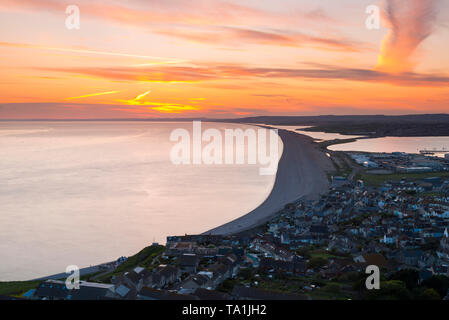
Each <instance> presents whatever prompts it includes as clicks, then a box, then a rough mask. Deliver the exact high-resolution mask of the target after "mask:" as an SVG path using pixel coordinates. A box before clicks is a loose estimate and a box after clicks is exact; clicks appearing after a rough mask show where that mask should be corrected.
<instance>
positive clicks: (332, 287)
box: [323, 282, 341, 293]
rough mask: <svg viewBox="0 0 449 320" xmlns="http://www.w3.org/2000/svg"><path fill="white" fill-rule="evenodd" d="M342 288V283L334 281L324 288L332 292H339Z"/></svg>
mask: <svg viewBox="0 0 449 320" xmlns="http://www.w3.org/2000/svg"><path fill="white" fill-rule="evenodd" d="M340 289H341V286H340V284H338V283H335V282H332V283H328V284H326V286H325V287H324V288H323V290H325V291H327V292H332V293H339V292H340Z"/></svg>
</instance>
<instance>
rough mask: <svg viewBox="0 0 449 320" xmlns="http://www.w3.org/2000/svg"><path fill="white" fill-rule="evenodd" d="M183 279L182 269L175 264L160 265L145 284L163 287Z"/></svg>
mask: <svg viewBox="0 0 449 320" xmlns="http://www.w3.org/2000/svg"><path fill="white" fill-rule="evenodd" d="M180 279H181V270H180V269H178V268H177V267H174V266H166V265H160V266H159V267H158V268H157V269H156V270H155V271H154V272H153V273H152V274H151V275H150V276H149V277H148V278H147V279H145V281H144V284H145V286H147V287H151V288H159V289H160V288H163V287H165V286H168V285H171V284H173V283H175V282H176V281H179V280H180Z"/></svg>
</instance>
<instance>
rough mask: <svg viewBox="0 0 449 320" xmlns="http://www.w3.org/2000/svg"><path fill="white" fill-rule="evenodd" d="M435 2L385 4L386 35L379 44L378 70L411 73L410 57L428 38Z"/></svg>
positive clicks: (398, 0) (405, 0)
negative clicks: (387, 29)
mask: <svg viewBox="0 0 449 320" xmlns="http://www.w3.org/2000/svg"><path fill="white" fill-rule="evenodd" d="M438 3H439V0H386V2H385V10H384V19H385V21H386V23H387V25H388V27H389V28H390V32H389V33H388V35H387V36H386V37H385V39H384V41H383V43H382V49H381V54H380V56H379V63H378V65H377V69H378V70H382V71H386V72H406V71H411V70H413V66H414V63H413V61H412V55H413V53H414V52H415V50H416V49H417V48H418V46H419V45H420V44H421V43H422V42H423V41H424V40H425V39H427V37H429V36H430V35H431V34H432V31H433V28H434V26H435V23H436V14H437V6H438Z"/></svg>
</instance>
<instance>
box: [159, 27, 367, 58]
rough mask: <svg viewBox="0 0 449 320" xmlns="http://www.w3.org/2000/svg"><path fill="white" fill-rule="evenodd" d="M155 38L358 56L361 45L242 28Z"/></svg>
mask: <svg viewBox="0 0 449 320" xmlns="http://www.w3.org/2000/svg"><path fill="white" fill-rule="evenodd" d="M155 32H156V33H158V34H161V35H165V36H170V37H176V38H180V39H184V40H188V41H193V42H199V43H207V44H227V45H233V44H237V45H240V44H260V45H275V46H285V47H305V46H312V47H319V48H322V49H327V50H334V51H345V52H359V51H362V50H366V48H364V46H363V44H361V43H357V42H354V41H350V40H347V39H336V38H335V37H333V38H329V37H321V36H316V35H308V34H303V33H298V32H292V31H287V30H257V29H249V28H241V27H229V26H215V27H209V28H208V29H207V31H204V30H198V29H197V28H185V27H183V28H179V27H178V28H174V27H172V28H169V29H159V30H156V31H155Z"/></svg>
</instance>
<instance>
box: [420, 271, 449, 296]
mask: <svg viewBox="0 0 449 320" xmlns="http://www.w3.org/2000/svg"><path fill="white" fill-rule="evenodd" d="M422 285H423V286H424V287H426V288H430V289H434V290H435V291H436V292H438V294H439V295H440V296H441V297H445V296H446V294H447V292H448V290H449V278H448V277H446V276H432V277H430V278H429V279H426V280H424V281H423V283H422Z"/></svg>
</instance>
